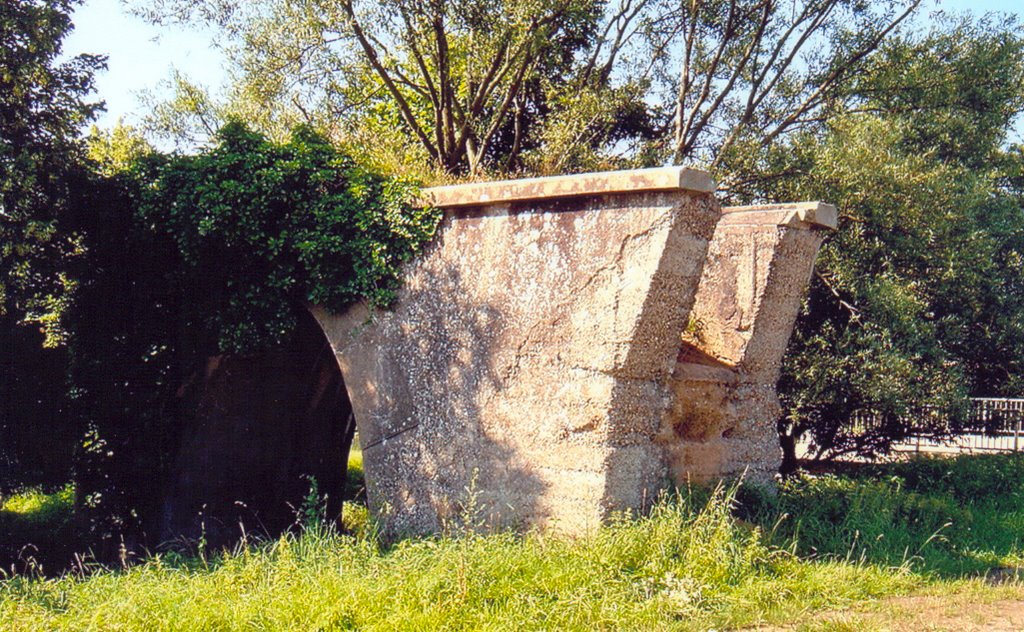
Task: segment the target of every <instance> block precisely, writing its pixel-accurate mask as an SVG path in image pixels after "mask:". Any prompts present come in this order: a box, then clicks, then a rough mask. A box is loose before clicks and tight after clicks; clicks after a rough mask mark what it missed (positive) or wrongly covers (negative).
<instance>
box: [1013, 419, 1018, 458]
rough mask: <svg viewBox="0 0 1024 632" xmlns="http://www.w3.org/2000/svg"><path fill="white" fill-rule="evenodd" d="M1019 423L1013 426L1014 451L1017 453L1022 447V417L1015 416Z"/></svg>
mask: <svg viewBox="0 0 1024 632" xmlns="http://www.w3.org/2000/svg"><path fill="white" fill-rule="evenodd" d="M1014 417H1016V418H1017V423H1015V424H1013V451H1014V452H1016V451H1017V448H1018V446H1019V445H1020V415H1014Z"/></svg>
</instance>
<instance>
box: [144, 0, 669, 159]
mask: <svg viewBox="0 0 1024 632" xmlns="http://www.w3.org/2000/svg"><path fill="white" fill-rule="evenodd" d="M649 4H650V2H649V0H623V1H622V2H621V3H620V4H617V5H615V6H613V7H612V8H609V9H608V10H607V11H606V12H604V9H605V3H604V2H599V1H595V0H572V1H569V2H565V1H562V0H559V1H555V0H505V1H502V2H483V1H482V0H464V1H461V2H445V1H440V0H432V1H426V0H389V1H388V2H379V3H370V2H359V1H358V0H283V1H281V2H269V1H267V2H261V3H249V4H247V5H246V6H244V7H243V5H241V4H238V3H224V2H212V1H205V0H157V1H155V2H148V3H145V4H144V5H142V6H141V7H139V8H140V9H141V11H142V12H143V14H144V15H146V16H147V17H150V18H151V19H155V20H158V22H160V20H169V19H191V20H197V19H199V20H203V22H206V23H207V24H213V25H215V26H217V27H218V28H219V29H220V33H221V34H222V35H223V37H224V40H225V41H226V42H228V43H229V44H228V47H229V48H231V50H232V58H233V59H234V64H236V66H237V67H238V68H239V69H240V71H241V74H240V77H239V79H240V81H239V82H238V83H237V84H236V85H234V87H233V92H232V95H231V99H230V100H231V101H232V104H233V110H234V112H236V113H237V114H242V116H243V118H247V119H248V118H254V119H256V122H258V123H259V122H260V119H263V121H264V122H269V121H266V116H268V115H269V116H278V117H281V120H283V121H287V123H288V124H293V123H295V122H296V121H302V120H305V121H306V122H313V123H319V122H324V121H325V120H327V121H328V122H329V123H336V122H337V120H338V119H340V117H341V116H342V114H344V115H345V116H346V117H347V118H348V119H349V120H350V121H352V122H354V123H355V124H357V125H361V126H362V128H361V129H360V130H359V131H361V132H365V131H366V130H367V126H369V128H370V132H371V133H372V134H374V135H379V136H388V135H390V134H393V133H394V131H395V129H398V130H400V132H401V134H403V135H404V136H406V138H407V140H409V141H411V144H412V145H414V146H415V150H416V151H417V152H418V153H420V154H421V155H422V156H423V157H424V159H425V160H427V161H429V162H430V163H431V164H432V165H434V166H435V167H437V168H438V169H440V170H442V171H444V172H449V173H467V172H469V173H476V172H480V171H481V170H484V169H487V168H490V169H496V168H509V167H515V166H516V165H517V158H518V156H519V155H520V153H522V152H523V151H525V150H526V149H528V148H529V145H530V142H531V141H532V139H534V137H535V136H536V135H537V132H538V130H539V129H540V125H539V124H540V122H541V120H542V119H543V118H544V116H545V115H546V114H547V112H548V111H549V110H550V107H549V106H548V101H549V100H550V99H551V98H552V97H553V93H557V94H570V93H572V92H577V91H579V90H581V89H583V88H586V87H594V86H607V85H608V84H609V81H610V77H611V73H612V70H613V69H614V68H615V64H616V60H617V58H618V56H620V54H621V53H622V51H623V50H624V48H625V47H626V46H627V45H628V44H629V43H630V41H631V40H635V39H636V38H637V23H638V19H639V16H640V15H641V11H642V9H644V8H645V7H646V6H647V5H649ZM178 86H179V88H187V86H186V85H185V84H182V83H181V82H179V83H178ZM186 92H187V89H180V90H179V92H178V93H179V96H184V94H185V93H186ZM257 95H259V96H257ZM620 100H621V99H620ZM179 101H181V102H179V104H186V103H184V102H183V99H179ZM267 103H272V104H274V106H275V107H272V108H269V109H268V108H267V107H266V106H267ZM254 104H255V106H257V107H258V108H262V109H263V112H262V113H260V112H257V111H255V110H254V109H253V108H252V106H254ZM229 109H230V108H229ZM634 110H635V108H634ZM195 112H198V110H196V111H195ZM247 115H253V116H252V117H250V116H247ZM261 127H268V126H267V125H261Z"/></svg>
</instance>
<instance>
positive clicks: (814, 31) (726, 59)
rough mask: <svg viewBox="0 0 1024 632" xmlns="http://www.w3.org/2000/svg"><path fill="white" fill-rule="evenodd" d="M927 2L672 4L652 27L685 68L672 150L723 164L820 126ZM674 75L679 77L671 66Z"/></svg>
mask: <svg viewBox="0 0 1024 632" xmlns="http://www.w3.org/2000/svg"><path fill="white" fill-rule="evenodd" d="M920 4H921V1H920V0H909V1H904V0H898V1H886V2H872V3H865V2H859V1H856V0H853V1H851V0H800V1H798V2H795V3H787V4H785V5H783V4H780V3H778V2H776V1H774V0H727V1H726V0H718V1H714V2H698V1H696V0H692V1H689V2H681V3H678V4H675V3H672V4H670V5H669V8H668V9H667V10H665V11H664V13H663V14H662V15H659V16H658V18H657V20H656V21H655V22H654V24H655V25H656V26H655V28H653V29H652V31H653V34H654V37H655V38H656V39H657V40H658V41H659V44H658V46H657V48H658V49H664V50H665V51H666V52H667V53H668V54H667V55H666V56H665V59H666V60H667V63H668V64H672V65H674V64H678V68H679V70H678V72H677V73H675V77H674V81H673V83H672V84H671V85H672V86H673V87H674V95H675V96H674V99H673V101H672V104H671V106H670V107H671V111H672V129H671V140H670V146H671V153H672V154H673V155H674V157H675V159H676V160H677V161H680V160H689V161H693V160H700V161H703V162H705V163H706V164H709V165H711V166H712V167H717V166H718V165H720V164H721V163H722V161H723V160H725V159H726V158H727V157H728V156H729V154H730V152H731V150H732V148H733V146H734V145H735V144H736V143H738V142H740V141H743V140H749V139H756V140H757V144H758V145H759V146H760V147H761V148H764V147H767V146H769V145H770V144H771V143H772V142H773V141H774V140H775V139H777V138H778V137H780V136H782V135H784V134H786V133H789V132H792V131H794V130H798V129H801V128H804V127H806V126H807V125H810V124H813V123H820V122H821V121H822V120H823V119H824V118H825V117H826V116H827V113H828V110H829V108H830V107H833V106H834V105H835V104H836V102H837V101H841V100H842V98H843V96H844V95H845V94H846V93H847V91H848V86H849V84H850V83H851V82H852V81H854V80H856V78H857V77H858V76H860V75H861V74H862V73H863V72H864V69H865V67H866V66H867V65H868V63H869V62H870V60H871V58H872V56H873V55H874V53H875V52H876V51H877V50H878V48H879V47H880V46H881V45H882V44H883V43H884V42H885V41H886V39H887V38H888V37H890V36H891V35H892V34H893V33H895V32H897V29H898V28H899V27H900V25H901V24H903V23H904V22H905V21H906V20H907V19H908V18H909V17H910V16H911V15H912V14H913V13H914V12H915V11H916V9H917V8H918V7H919V6H920ZM663 73H664V74H665V76H669V77H671V76H672V73H671V69H670V68H666V69H665V70H664V71H663Z"/></svg>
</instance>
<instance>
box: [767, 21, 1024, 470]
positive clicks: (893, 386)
mask: <svg viewBox="0 0 1024 632" xmlns="http://www.w3.org/2000/svg"><path fill="white" fill-rule="evenodd" d="M1013 27H1014V24H1013V23H1012V22H1007V21H1002V22H1000V21H994V20H985V21H981V22H978V23H970V22H967V21H959V22H955V21H954V22H944V23H940V24H939V25H938V26H937V27H936V28H935V30H933V31H932V32H931V33H928V34H925V35H924V36H919V37H904V38H898V39H893V40H890V41H889V42H887V43H886V45H885V46H884V47H883V48H882V50H881V51H880V53H881V54H880V55H879V56H877V57H876V58H875V59H873V60H872V62H871V64H870V65H869V66H868V68H867V71H866V72H865V73H864V74H863V75H862V76H861V77H859V78H858V81H857V84H856V86H855V90H854V91H853V92H852V93H851V95H850V98H849V100H848V105H847V108H846V112H845V113H844V114H842V115H841V116H837V117H835V118H833V119H832V120H831V121H830V122H829V123H828V126H827V134H825V135H823V136H818V135H811V134H805V135H803V136H802V137H800V138H798V139H794V140H793V141H792V142H787V143H783V144H780V145H778V146H777V147H775V148H773V149H772V151H771V152H769V153H768V154H767V155H766V156H764V158H763V160H762V161H761V162H760V166H761V171H760V172H759V173H758V174H757V175H754V176H751V177H749V178H747V182H749V183H756V184H754V185H753V187H754V188H756V189H758V191H759V194H760V195H763V196H766V197H772V198H777V199H783V198H788V199H828V200H830V201H833V202H835V203H836V204H837V205H838V206H839V208H840V210H841V216H840V229H839V231H838V232H837V233H836V234H835V235H834V236H833V237H832V238H831V239H830V240H829V241H828V242H827V243H826V245H825V246H824V248H823V250H822V253H821V255H819V259H818V264H817V272H816V273H815V276H814V279H813V280H812V284H811V294H810V298H809V300H808V303H807V305H806V309H805V311H804V313H803V314H802V316H801V317H800V320H799V322H798V325H797V331H796V334H795V335H794V338H793V341H792V344H791V346H790V350H789V353H788V354H787V358H786V364H785V367H784V376H783V380H782V383H781V385H780V387H781V391H782V394H783V396H784V400H785V402H786V404H787V409H788V413H787V416H786V417H785V418H784V419H783V420H782V422H781V431H782V435H783V438H784V445H785V446H787V447H789V448H790V449H791V448H792V447H793V442H794V441H795V440H796V439H797V438H798V437H799V436H800V435H801V434H803V433H805V432H809V433H810V435H811V438H812V440H813V447H814V449H815V451H816V452H817V455H818V456H819V457H826V456H830V455H836V454H841V453H844V452H857V453H860V454H865V455H871V454H874V453H877V452H884V451H886V450H887V449H888V447H889V445H890V444H891V442H892V441H893V440H896V439H900V438H901V437H903V436H905V435H906V433H907V432H909V431H910V430H911V428H912V427H915V428H922V427H923V429H924V430H925V431H930V432H932V433H934V434H935V435H938V436H942V435H943V434H945V433H948V432H949V431H950V430H951V429H955V428H956V422H957V421H958V418H959V417H961V416H962V413H963V412H964V404H965V402H964V398H965V397H966V396H968V395H974V396H984V395H1000V394H1019V389H1020V388H1021V386H1024V384H1022V377H1024V325H1022V323H1024V311H1022V310H1024V301H1022V300H1021V294H1020V288H1021V284H1022V282H1024V273H1022V268H1021V266H1020V261H1021V257H1022V256H1024V249H1022V247H1024V221H1022V220H1024V212H1022V208H1024V206H1022V204H1021V197H1020V195H1019V191H1018V192H1015V191H1014V190H1013V188H1012V186H1010V187H1008V186H1007V185H1006V183H1007V181H1008V176H1010V174H1013V173H1019V169H1020V163H1019V162H1018V161H1017V159H1016V158H1015V156H1016V155H1017V153H1016V152H1007V150H1006V148H1005V146H1004V143H1005V139H1006V138H1007V135H1008V133H1009V132H1010V130H1011V129H1012V125H1013V121H1014V119H1015V117H1016V116H1017V115H1018V114H1019V113H1020V112H1021V111H1024V91H1022V90H1021V87H1020V86H1021V81H1022V79H1024V39H1022V38H1020V37H1019V36H1018V35H1016V34H1015V33H1014V29H1013ZM858 411H871V412H874V413H877V414H878V415H879V416H880V418H881V419H882V424H881V426H876V427H869V428H858V427H857V425H856V424H855V423H854V418H855V413H857V412H858ZM788 456H789V457H792V456H793V454H792V452H790V453H789V455H788Z"/></svg>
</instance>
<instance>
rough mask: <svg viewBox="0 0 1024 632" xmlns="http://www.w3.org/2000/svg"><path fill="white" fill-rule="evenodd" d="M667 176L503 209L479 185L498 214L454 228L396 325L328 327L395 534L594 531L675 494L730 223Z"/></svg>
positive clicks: (494, 188) (473, 214)
mask: <svg viewBox="0 0 1024 632" xmlns="http://www.w3.org/2000/svg"><path fill="white" fill-rule="evenodd" d="M656 171H657V172H658V173H659V174H660V175H665V174H668V175H669V176H670V179H671V177H673V176H674V182H675V183H676V184H675V185H674V187H675V188H671V187H669V186H667V185H666V187H665V188H664V189H663V190H656V191H650V190H648V189H646V188H645V187H646V185H648V184H649V183H650V179H649V178H644V177H637V176H638V174H637V173H636V172H633V174H632V175H633V177H627V178H624V179H622V180H621V181H620V185H619V186H618V188H619V190H615V187H608V186H607V183H605V186H603V187H595V188H596V190H599V191H601V192H602V193H601V194H600V195H591V194H588V189H587V188H586V186H581V187H578V188H575V189H574V190H573V195H572V196H571V197H564V196H560V197H556V198H546V199H545V198H542V199H540V200H533V201H523V202H502V201H500V200H501V197H502V195H501V189H502V187H503V186H505V185H503V184H500V183H497V184H496V183H492V184H490V185H486V186H484V187H481V186H480V185H470V187H467V188H468V189H470V190H471V191H472V195H478V194H479V191H480V189H481V188H484V189H488V188H489V189H490V191H489V192H488V193H487V195H488V196H489V199H492V200H495V202H493V203H491V204H487V205H477V206H464V207H461V208H459V209H458V210H454V211H448V212H447V213H446V215H445V218H444V220H443V222H442V225H441V227H440V231H439V236H438V238H437V239H436V240H435V241H434V243H432V245H431V247H430V248H429V249H428V250H427V251H426V252H425V253H424V254H423V255H421V256H420V257H419V258H418V259H417V260H416V261H415V262H413V263H412V264H411V265H409V267H408V269H407V270H406V274H405V283H404V287H403V289H402V290H401V292H400V294H399V298H398V301H397V302H396V305H395V307H394V309H393V310H391V311H386V312H378V313H376V314H372V315H371V314H369V313H368V312H367V310H366V308H365V307H356V308H353V309H350V310H349V311H348V312H347V313H345V314H340V315H335V316H332V315H328V314H326V313H324V312H322V311H316V312H315V315H316V316H317V318H318V319H319V320H320V322H321V324H322V326H323V327H324V330H325V332H326V333H327V337H328V339H329V340H330V341H331V343H332V344H333V345H334V349H335V351H336V352H337V354H338V361H339V363H340V365H341V367H342V372H343V374H344V376H345V384H346V386H347V387H348V390H349V394H350V398H351V401H352V405H353V411H354V413H355V417H356V421H357V424H358V427H359V434H360V441H361V443H362V446H363V458H364V467H365V471H366V476H367V486H368V497H369V501H370V504H371V508H372V509H373V510H374V511H376V512H378V514H382V515H385V517H386V523H387V525H388V528H389V530H391V531H392V532H395V533H402V532H423V531H434V530H437V529H439V528H442V527H443V526H444V524H445V523H446V522H456V521H458V520H460V519H463V518H465V517H466V515H465V514H466V513H467V509H466V504H467V502H469V501H472V502H473V503H475V506H476V507H477V508H478V510H479V515H477V516H473V519H483V520H486V521H487V522H489V523H491V524H496V525H511V526H523V525H555V526H557V527H558V528H560V529H565V530H580V529H585V528H587V527H589V526H594V525H596V524H598V522H599V521H600V520H601V519H602V518H603V517H605V516H606V515H607V514H608V512H610V511H613V510H616V509H626V508H637V507H640V506H641V505H643V503H644V502H645V500H650V499H651V498H652V497H653V495H654V494H655V493H656V490H657V489H658V488H659V486H661V485H662V484H663V482H664V480H665V476H666V470H665V464H664V459H663V458H662V449H661V448H660V446H658V445H656V444H654V443H653V442H652V441H651V438H652V437H653V436H654V435H655V434H656V433H657V430H658V427H659V423H660V420H661V417H662V415H663V414H664V412H665V410H667V407H668V403H669V401H670V392H669V388H668V384H669V382H668V380H669V377H670V375H671V373H672V370H673V368H674V366H675V360H676V356H677V354H678V350H679V340H680V338H679V336H680V334H681V333H682V331H683V329H684V328H685V326H686V323H687V319H688V317H689V311H690V306H691V305H692V304H693V298H694V293H695V291H696V289H697V282H698V280H699V278H700V271H701V268H702V266H703V262H704V259H705V254H706V251H707V244H708V240H709V239H710V237H711V235H712V233H713V231H714V227H715V224H716V223H717V221H718V219H719V217H720V209H719V206H718V204H717V202H716V201H715V200H714V198H713V197H712V196H711V195H710V194H709V193H707V192H705V191H691V190H686V189H682V188H680V187H679V182H680V181H681V180H682V178H683V176H684V175H685V174H687V173H692V172H690V171H689V170H681V169H675V170H656ZM643 175H644V174H643V172H640V173H639V176H643ZM576 178H579V177H576ZM596 180H597V181H598V182H603V180H602V179H601V178H596ZM579 182H580V180H577V183H579ZM559 184H560V185H564V184H566V181H565V179H561V181H560V183H559ZM510 186H511V187H512V188H515V187H516V186H517V184H516V183H512V185H510ZM637 186H638V187H640V188H638V189H637V188H633V187H637ZM427 193H428V195H429V194H430V193H431V191H428V192H427ZM450 202H451V198H449V203H450Z"/></svg>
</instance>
